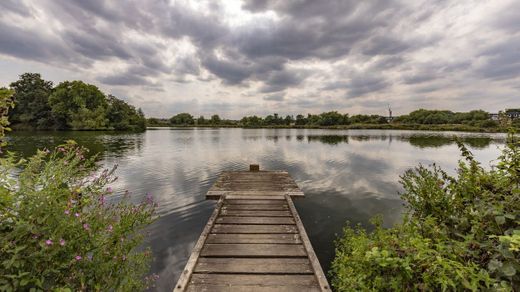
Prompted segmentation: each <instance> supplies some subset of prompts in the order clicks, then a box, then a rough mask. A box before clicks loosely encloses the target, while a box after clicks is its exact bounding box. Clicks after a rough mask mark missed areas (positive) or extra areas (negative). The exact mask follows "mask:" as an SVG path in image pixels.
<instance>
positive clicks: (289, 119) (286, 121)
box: [284, 115, 294, 126]
mask: <svg viewBox="0 0 520 292" xmlns="http://www.w3.org/2000/svg"><path fill="white" fill-rule="evenodd" d="M292 123H294V118H293V117H292V116H289V115H287V116H285V119H284V125H287V126H289V125H291V124H292Z"/></svg>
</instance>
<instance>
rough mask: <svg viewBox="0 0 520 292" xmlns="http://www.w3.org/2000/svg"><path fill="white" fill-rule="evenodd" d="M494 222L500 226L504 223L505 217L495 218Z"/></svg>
mask: <svg viewBox="0 0 520 292" xmlns="http://www.w3.org/2000/svg"><path fill="white" fill-rule="evenodd" d="M495 221H496V222H497V224H498V225H502V224H504V223H506V217H504V216H495Z"/></svg>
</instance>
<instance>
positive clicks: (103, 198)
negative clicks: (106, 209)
mask: <svg viewBox="0 0 520 292" xmlns="http://www.w3.org/2000/svg"><path fill="white" fill-rule="evenodd" d="M105 201H106V200H105V196H104V195H101V197H99V203H100V204H101V205H105Z"/></svg>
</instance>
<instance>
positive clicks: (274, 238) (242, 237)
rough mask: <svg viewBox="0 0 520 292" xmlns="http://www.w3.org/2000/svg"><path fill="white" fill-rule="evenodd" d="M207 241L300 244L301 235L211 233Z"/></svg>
mask: <svg viewBox="0 0 520 292" xmlns="http://www.w3.org/2000/svg"><path fill="white" fill-rule="evenodd" d="M206 243H271V244H300V243H302V241H301V239H300V235H298V234H297V233H288V234H283V233H278V234H261V233H260V234H247V233H245V234H244V233H242V234H227V233H219V234H209V235H208V239H206Z"/></svg>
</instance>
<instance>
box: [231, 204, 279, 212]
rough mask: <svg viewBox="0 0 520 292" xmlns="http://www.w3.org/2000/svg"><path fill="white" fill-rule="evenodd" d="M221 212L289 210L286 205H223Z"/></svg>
mask: <svg viewBox="0 0 520 292" xmlns="http://www.w3.org/2000/svg"><path fill="white" fill-rule="evenodd" d="M222 210H250V211H255V210H256V211H276V210H279V211H284V210H289V206H288V205H224V206H222Z"/></svg>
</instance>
